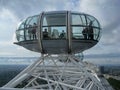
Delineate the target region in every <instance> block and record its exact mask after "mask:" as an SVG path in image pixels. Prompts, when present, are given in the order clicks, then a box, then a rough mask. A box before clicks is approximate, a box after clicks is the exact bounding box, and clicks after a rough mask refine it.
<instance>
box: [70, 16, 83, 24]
mask: <svg viewBox="0 0 120 90" xmlns="http://www.w3.org/2000/svg"><path fill="white" fill-rule="evenodd" d="M72 25H82V21H81V18H80V15H75V14H73V15H72Z"/></svg>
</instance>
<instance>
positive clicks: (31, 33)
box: [28, 23, 36, 40]
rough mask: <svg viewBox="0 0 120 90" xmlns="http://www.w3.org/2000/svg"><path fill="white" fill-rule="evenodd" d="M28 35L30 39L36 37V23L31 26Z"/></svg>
mask: <svg viewBox="0 0 120 90" xmlns="http://www.w3.org/2000/svg"><path fill="white" fill-rule="evenodd" d="M28 35H29V39H30V40H34V39H36V23H34V24H33V26H32V25H30V26H29V30H28Z"/></svg>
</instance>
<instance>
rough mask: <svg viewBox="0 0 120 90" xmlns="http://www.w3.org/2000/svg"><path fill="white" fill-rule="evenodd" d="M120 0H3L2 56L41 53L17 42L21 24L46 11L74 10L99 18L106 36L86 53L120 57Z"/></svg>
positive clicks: (0, 20) (0, 23) (0, 4)
mask: <svg viewBox="0 0 120 90" xmlns="http://www.w3.org/2000/svg"><path fill="white" fill-rule="evenodd" d="M119 9H120V0H0V56H23V57H24V56H31V57H34V56H40V54H39V53H35V52H31V51H29V50H26V49H24V48H23V47H20V46H17V45H14V44H13V39H14V38H13V35H14V32H15V30H16V27H17V24H18V23H19V22H20V21H21V20H23V19H25V18H27V17H28V16H32V15H36V14H40V13H41V12H42V11H56V10H70V11H77V12H83V13H87V14H90V15H93V16H94V17H96V18H97V19H98V20H99V22H100V24H101V27H102V37H101V39H100V41H99V43H98V44H97V45H96V46H94V47H93V48H91V49H89V50H86V51H85V52H84V55H86V56H94V57H95V56H100V57H102V56H105V57H111V56H116V57H120V10H119Z"/></svg>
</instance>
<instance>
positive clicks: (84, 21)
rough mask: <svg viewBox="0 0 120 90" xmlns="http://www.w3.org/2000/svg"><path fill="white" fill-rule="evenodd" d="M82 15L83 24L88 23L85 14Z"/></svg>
mask: <svg viewBox="0 0 120 90" xmlns="http://www.w3.org/2000/svg"><path fill="white" fill-rule="evenodd" d="M80 16H81V18H82V25H87V24H86V18H85V16H84V15H80Z"/></svg>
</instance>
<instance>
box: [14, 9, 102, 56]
mask: <svg viewBox="0 0 120 90" xmlns="http://www.w3.org/2000/svg"><path fill="white" fill-rule="evenodd" d="M100 34H101V27H100V24H99V22H98V20H97V19H96V18H95V17H93V16H91V15H88V14H85V13H80V12H72V11H51V12H42V13H40V14H39V15H34V16H30V17H28V18H26V19H25V20H24V21H22V22H21V24H20V25H19V27H18V28H17V30H16V39H17V41H16V42H14V43H15V44H17V45H20V46H23V47H24V48H26V49H29V50H31V51H35V52H40V53H43V54H69V53H75V54H76V53H81V52H83V51H84V50H87V49H89V48H91V47H93V46H94V45H96V44H97V43H98V41H99V39H100V36H101V35H100Z"/></svg>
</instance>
